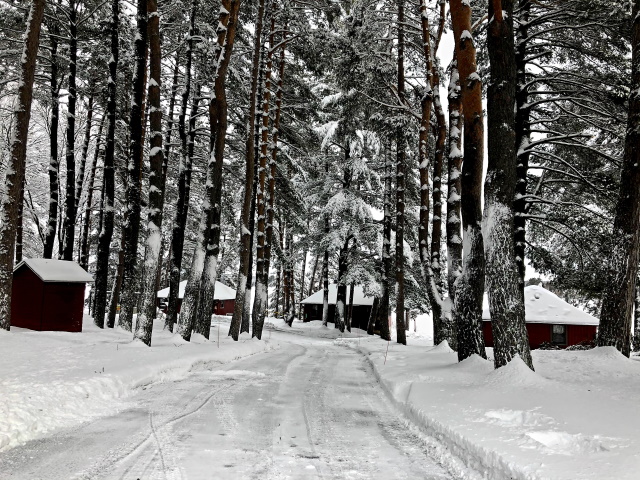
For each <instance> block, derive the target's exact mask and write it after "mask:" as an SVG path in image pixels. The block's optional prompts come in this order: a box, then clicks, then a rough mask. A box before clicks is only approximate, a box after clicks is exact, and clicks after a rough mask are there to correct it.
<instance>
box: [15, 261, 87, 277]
mask: <svg viewBox="0 0 640 480" xmlns="http://www.w3.org/2000/svg"><path fill="white" fill-rule="evenodd" d="M23 266H24V267H28V268H29V269H30V270H31V271H32V272H33V273H35V274H36V275H37V276H38V277H39V278H40V280H42V281H43V282H58V283H91V282H93V277H92V276H91V275H89V274H88V273H87V272H86V270H85V269H84V268H82V267H81V266H80V265H78V264H77V263H76V262H71V261H68V260H52V259H49V258H25V259H24V260H22V261H21V262H20V263H18V264H17V265H16V267H15V268H14V269H13V271H14V272H16V271H18V269H20V268H22V267H23Z"/></svg>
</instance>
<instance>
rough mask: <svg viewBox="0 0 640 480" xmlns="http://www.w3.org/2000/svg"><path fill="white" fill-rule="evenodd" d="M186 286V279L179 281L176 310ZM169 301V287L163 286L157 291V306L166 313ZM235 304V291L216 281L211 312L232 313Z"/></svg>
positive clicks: (179, 305) (216, 313)
mask: <svg viewBox="0 0 640 480" xmlns="http://www.w3.org/2000/svg"><path fill="white" fill-rule="evenodd" d="M186 287H187V281H186V280H183V281H181V282H180V288H179V290H178V312H180V307H181V306H182V299H183V298H184V290H185V288H186ZM168 302H169V287H167V288H163V289H162V290H160V291H158V308H159V309H161V310H162V311H163V312H165V313H167V306H168ZM235 304H236V291H235V290H234V289H233V288H231V287H227V286H226V285H225V284H224V283H220V282H216V288H215V291H214V292H213V312H212V313H213V314H214V315H232V314H233V308H234V307H235Z"/></svg>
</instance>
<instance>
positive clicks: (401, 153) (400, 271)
mask: <svg viewBox="0 0 640 480" xmlns="http://www.w3.org/2000/svg"><path fill="white" fill-rule="evenodd" d="M404 21H405V19H404V0H398V98H399V99H400V101H401V102H404ZM405 147H406V145H405V139H404V129H403V128H402V127H398V128H397V129H396V334H397V341H398V343H401V344H403V345H406V344H407V336H406V332H405V325H404V169H405Z"/></svg>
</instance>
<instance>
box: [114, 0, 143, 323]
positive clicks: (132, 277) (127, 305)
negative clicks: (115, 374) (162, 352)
mask: <svg viewBox="0 0 640 480" xmlns="http://www.w3.org/2000/svg"><path fill="white" fill-rule="evenodd" d="M147 15H148V14H147V0H138V1H137V14H136V19H137V22H136V23H137V33H136V38H135V42H134V53H135V70H134V73H133V92H132V98H131V114H130V117H129V132H130V133H129V135H130V144H129V162H128V164H127V189H126V201H127V206H126V208H127V211H128V213H129V215H128V216H127V219H126V220H125V223H124V227H123V229H122V235H123V236H124V238H125V241H124V271H123V272H122V301H121V309H120V321H119V325H120V328H123V329H124V330H127V331H129V332H130V331H131V329H132V323H133V309H134V307H135V306H136V298H137V292H136V290H137V288H138V278H137V274H138V268H137V265H138V242H139V236H140V214H141V205H140V198H141V193H142V192H141V189H142V155H143V144H142V142H141V140H140V139H141V138H142V136H143V131H144V124H143V121H144V105H143V104H144V97H145V92H144V90H145V83H146V82H145V78H146V70H147V47H148V25H147V24H148V19H147Z"/></svg>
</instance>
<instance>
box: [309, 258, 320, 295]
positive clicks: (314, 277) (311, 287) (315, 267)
mask: <svg viewBox="0 0 640 480" xmlns="http://www.w3.org/2000/svg"><path fill="white" fill-rule="evenodd" d="M319 259H320V255H316V259H315V260H314V261H313V269H312V270H311V278H310V279H309V287H308V288H307V295H306V296H307V297H308V296H310V295H312V294H313V293H314V292H315V290H314V289H313V284H314V283H315V280H316V273H317V272H318V260H319Z"/></svg>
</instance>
